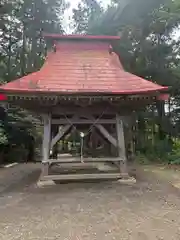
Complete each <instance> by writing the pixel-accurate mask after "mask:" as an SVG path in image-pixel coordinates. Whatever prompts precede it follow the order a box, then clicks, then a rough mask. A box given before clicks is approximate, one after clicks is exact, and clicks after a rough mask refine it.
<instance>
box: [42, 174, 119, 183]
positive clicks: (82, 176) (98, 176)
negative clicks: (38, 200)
mask: <svg viewBox="0 0 180 240" xmlns="http://www.w3.org/2000/svg"><path fill="white" fill-rule="evenodd" d="M121 178H122V176H121V174H120V173H92V174H61V175H48V176H44V177H42V179H41V180H43V181H46V180H52V181H56V180H59V181H61V180H62V181H69V180H88V179H94V180H96V179H121Z"/></svg>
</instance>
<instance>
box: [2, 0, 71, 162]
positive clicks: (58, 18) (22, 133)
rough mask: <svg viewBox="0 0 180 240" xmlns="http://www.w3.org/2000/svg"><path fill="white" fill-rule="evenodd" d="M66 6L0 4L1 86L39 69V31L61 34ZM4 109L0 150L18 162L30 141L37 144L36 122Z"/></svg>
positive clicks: (51, 0) (47, 0)
mask: <svg viewBox="0 0 180 240" xmlns="http://www.w3.org/2000/svg"><path fill="white" fill-rule="evenodd" d="M66 6H67V5H66V3H65V1H64V0H31V1H29V0H13V1H12V0H1V1H0V29H1V30H0V83H5V82H9V81H12V80H14V79H16V78H19V77H21V76H23V75H26V74H28V73H30V72H33V71H36V70H37V69H39V68H40V67H41V66H42V64H43V62H44V57H45V54H46V44H45V42H44V39H43V37H42V32H43V31H44V32H53V33H62V32H63V28H62V24H61V23H62V16H63V12H64V10H65V8H66ZM3 108H4V109H5V110H6V113H5V116H1V114H0V151H1V153H3V154H4V157H5V160H9V159H11V160H12V159H13V157H15V158H16V161H17V160H18V159H20V158H22V159H23V158H25V157H24V156H25V155H26V154H25V152H26V153H27V149H28V148H29V145H30V144H31V143H32V141H36V142H39V138H40V135H41V132H40V131H39V129H37V127H36V126H37V122H38V120H37V118H35V117H33V116H32V115H31V114H30V113H29V112H27V111H25V110H23V109H20V108H14V107H8V109H6V107H4V106H2V109H3ZM2 109H1V110H2ZM10 154H11V155H10Z"/></svg>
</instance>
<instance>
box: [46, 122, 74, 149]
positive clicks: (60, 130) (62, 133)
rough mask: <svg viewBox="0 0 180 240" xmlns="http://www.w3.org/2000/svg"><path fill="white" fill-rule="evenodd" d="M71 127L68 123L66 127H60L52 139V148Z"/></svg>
mask: <svg viewBox="0 0 180 240" xmlns="http://www.w3.org/2000/svg"><path fill="white" fill-rule="evenodd" d="M70 128H71V125H70V124H69V125H66V126H64V127H62V126H61V127H59V132H58V134H57V135H56V136H55V137H54V138H53V139H52V141H51V149H52V148H53V147H54V145H55V144H56V143H57V142H58V141H59V140H60V139H61V138H62V137H63V136H64V135H65V133H66V132H67V131H68V130H69V129H70Z"/></svg>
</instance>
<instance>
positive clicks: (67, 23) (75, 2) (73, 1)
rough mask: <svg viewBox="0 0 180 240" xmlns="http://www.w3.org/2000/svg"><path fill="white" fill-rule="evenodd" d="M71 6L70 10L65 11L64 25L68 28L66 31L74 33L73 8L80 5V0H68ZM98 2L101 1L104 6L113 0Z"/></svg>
mask: <svg viewBox="0 0 180 240" xmlns="http://www.w3.org/2000/svg"><path fill="white" fill-rule="evenodd" d="M68 2H69V3H70V4H71V6H70V8H69V9H68V10H66V12H65V17H64V23H63V25H64V27H65V29H66V33H72V27H71V26H70V25H71V19H72V9H73V8H76V7H77V6H78V3H79V2H80V0H69V1H68ZM98 2H101V4H102V6H104V7H107V5H108V4H109V3H110V2H111V0H101V1H100V0H98Z"/></svg>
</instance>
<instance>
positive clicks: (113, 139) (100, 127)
mask: <svg viewBox="0 0 180 240" xmlns="http://www.w3.org/2000/svg"><path fill="white" fill-rule="evenodd" d="M86 117H87V118H88V119H90V120H91V121H93V122H94V123H95V121H96V119H95V118H94V116H93V115H91V114H89V113H86ZM100 120H101V119H100ZM100 120H99V121H97V123H96V124H95V127H96V128H97V129H98V130H99V131H100V132H101V133H102V135H103V136H104V137H105V138H106V139H107V140H108V141H109V142H110V143H111V144H112V145H114V146H115V147H117V141H116V139H115V138H114V137H113V136H112V135H111V134H110V133H109V132H108V131H107V130H106V129H105V127H104V126H102V125H101V124H100ZM111 121H112V122H114V119H111Z"/></svg>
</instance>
